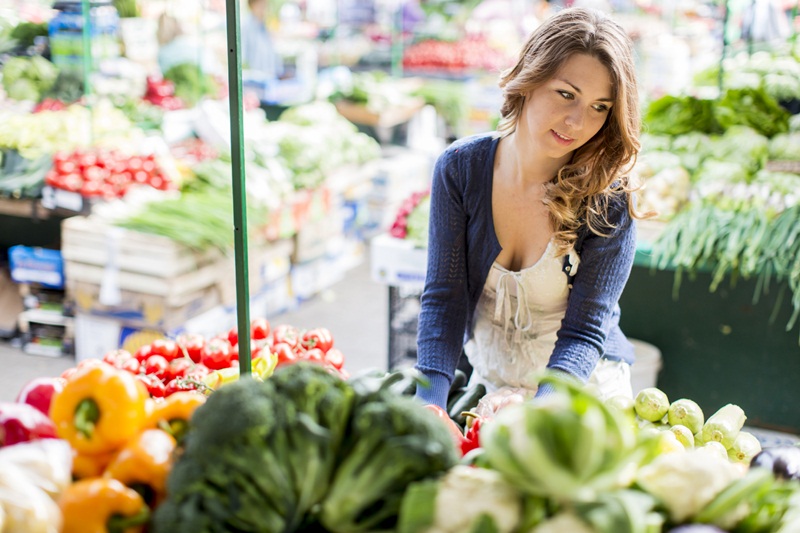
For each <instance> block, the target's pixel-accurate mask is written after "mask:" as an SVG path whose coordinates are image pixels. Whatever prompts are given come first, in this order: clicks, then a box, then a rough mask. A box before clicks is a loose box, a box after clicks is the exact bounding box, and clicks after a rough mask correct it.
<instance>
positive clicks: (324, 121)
mask: <svg viewBox="0 0 800 533" xmlns="http://www.w3.org/2000/svg"><path fill="white" fill-rule="evenodd" d="M264 137H265V139H269V140H271V141H272V142H275V143H277V145H278V155H277V157H278V160H279V161H281V162H282V163H283V164H284V166H285V167H286V168H288V169H291V172H292V183H293V185H294V188H295V190H299V189H313V188H315V187H318V186H319V185H320V184H322V183H323V182H324V181H325V178H326V177H327V176H328V175H329V174H330V173H331V172H332V171H335V170H339V169H341V168H343V167H345V166H347V165H358V164H362V163H365V162H367V161H370V160H372V159H376V158H378V157H380V144H378V142H377V141H376V140H375V139H373V138H372V137H370V136H369V135H367V134H365V133H361V132H359V131H358V128H356V126H355V125H354V124H352V123H351V122H350V121H348V120H347V119H345V118H344V117H343V116H341V115H340V114H339V112H338V111H336V107H335V106H334V105H333V104H331V103H329V102H313V103H310V104H305V105H301V106H297V107H292V108H290V109H287V110H286V111H284V112H283V113H282V114H281V116H280V118H279V119H278V120H277V121H275V122H271V123H269V124H267V126H266V131H265V132H264Z"/></svg>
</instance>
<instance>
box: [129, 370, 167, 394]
mask: <svg viewBox="0 0 800 533" xmlns="http://www.w3.org/2000/svg"><path fill="white" fill-rule="evenodd" d="M136 379H138V380H139V381H141V382H142V383H144V386H145V387H147V392H148V393H149V394H150V396H152V397H153V398H163V397H164V396H165V395H166V387H164V382H163V381H161V380H160V379H158V378H157V377H156V376H154V375H153V374H137V375H136Z"/></svg>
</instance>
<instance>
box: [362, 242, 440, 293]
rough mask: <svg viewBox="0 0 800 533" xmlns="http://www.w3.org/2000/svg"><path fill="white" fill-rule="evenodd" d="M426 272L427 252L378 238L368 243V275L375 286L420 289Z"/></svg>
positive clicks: (423, 249) (407, 244)
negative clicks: (376, 284) (377, 284)
mask: <svg viewBox="0 0 800 533" xmlns="http://www.w3.org/2000/svg"><path fill="white" fill-rule="evenodd" d="M427 268H428V250H427V249H426V248H418V247H415V246H414V245H413V244H412V243H411V242H409V241H406V240H403V239H395V238H394V237H392V236H390V235H388V234H385V233H383V234H381V235H378V236H377V237H374V238H373V239H372V240H371V241H370V272H371V273H372V279H373V280H374V281H377V282H378V283H384V284H386V285H391V286H396V287H407V288H415V289H422V287H423V286H424V285H425V274H426V272H427Z"/></svg>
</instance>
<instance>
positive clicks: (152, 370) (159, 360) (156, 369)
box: [144, 355, 169, 379]
mask: <svg viewBox="0 0 800 533" xmlns="http://www.w3.org/2000/svg"><path fill="white" fill-rule="evenodd" d="M168 367H169V361H167V360H166V359H165V358H164V357H163V356H161V355H151V356H150V357H148V358H147V360H145V362H144V373H145V374H152V375H154V376H156V377H157V378H158V379H164V377H165V376H166V375H167V368H168Z"/></svg>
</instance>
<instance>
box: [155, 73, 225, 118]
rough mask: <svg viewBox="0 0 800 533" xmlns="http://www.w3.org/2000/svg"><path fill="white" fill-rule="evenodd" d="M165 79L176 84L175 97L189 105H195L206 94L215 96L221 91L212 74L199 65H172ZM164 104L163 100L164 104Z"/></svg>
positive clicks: (165, 74)
mask: <svg viewBox="0 0 800 533" xmlns="http://www.w3.org/2000/svg"><path fill="white" fill-rule="evenodd" d="M164 80H166V81H170V82H171V83H172V84H173V86H174V91H175V92H174V97H175V98H177V101H178V102H181V103H183V104H184V105H186V106H187V107H194V106H195V105H197V103H198V102H199V101H200V100H201V99H202V98H204V97H206V96H211V97H215V96H217V95H218V94H219V92H220V85H219V84H218V83H217V81H216V80H215V79H214V77H213V76H211V75H210V74H206V73H205V72H203V70H202V69H201V68H200V66H199V65H197V64H194V63H181V64H178V65H175V66H173V67H170V68H169V69H168V70H167V71H166V72H165V73H164ZM159 105H163V100H162V104H159Z"/></svg>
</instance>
